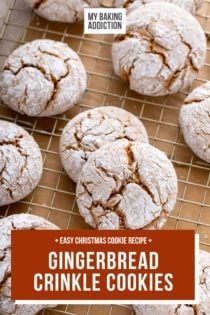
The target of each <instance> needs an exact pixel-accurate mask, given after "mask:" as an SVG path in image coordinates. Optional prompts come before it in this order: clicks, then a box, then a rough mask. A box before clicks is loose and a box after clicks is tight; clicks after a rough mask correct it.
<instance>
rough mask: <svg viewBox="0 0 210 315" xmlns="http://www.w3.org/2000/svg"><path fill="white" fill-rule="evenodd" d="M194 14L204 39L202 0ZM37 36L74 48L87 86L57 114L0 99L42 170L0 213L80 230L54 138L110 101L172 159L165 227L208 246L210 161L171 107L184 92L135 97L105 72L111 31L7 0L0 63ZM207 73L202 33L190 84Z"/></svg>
mask: <svg viewBox="0 0 210 315" xmlns="http://www.w3.org/2000/svg"><path fill="white" fill-rule="evenodd" d="M197 18H198V19H199V21H200V23H201V24H202V27H203V29H204V31H205V33H206V35H207V38H210V0H208V1H205V4H204V6H203V8H202V10H200V12H199V15H198V16H197ZM38 38H49V39H54V40H58V41H62V42H65V43H67V44H69V45H70V47H71V48H73V49H74V50H75V51H76V52H77V53H78V54H79V56H80V57H81V59H82V61H83V63H84V65H85V67H86V70H87V72H88V89H87V92H86V94H85V95H84V98H83V100H82V101H81V103H80V104H79V105H77V106H75V107H74V108H73V109H71V110H70V111H68V112H67V113H65V114H64V115H59V116H56V117H52V118H39V119H36V118H28V117H26V116H22V115H19V114H17V113H15V112H14V111H12V110H10V109H9V108H7V107H5V106H4V105H3V104H1V103H0V119H5V120H8V121H13V122H15V123H17V124H19V125H21V126H23V127H24V128H26V129H27V130H28V131H29V132H30V133H31V134H32V135H33V136H34V138H35V139H36V140H37V142H38V143H39V145H40V147H41V151H42V154H43V160H44V173H43V176H42V179H41V182H40V184H39V186H38V187H37V188H36V189H35V191H34V192H33V193H31V194H30V196H28V197H27V198H25V199H24V200H23V201H21V202H18V203H16V204H13V205H10V206H6V207H2V208H0V217H4V216H8V215H11V214H14V213H21V212H28V213H31V214H36V215H40V216H42V217H44V218H46V219H48V220H50V221H51V222H53V223H55V224H57V225H58V226H59V227H60V228H62V229H88V226H87V225H86V224H85V223H84V220H83V219H82V218H81V217H80V215H79V213H78V209H77V206H76V200H75V184H74V183H73V182H71V180H70V179H69V178H68V177H67V175H66V174H65V172H64V171H63V169H62V167H61V163H60V159H59V155H58V144H59V138H60V134H61V132H62V129H63V127H64V126H65V125H66V123H67V122H68V121H69V119H71V118H72V117H73V116H75V115H76V114H78V113H79V112H81V111H84V110H87V109H89V108H94V107H97V106H101V105H114V106H117V107H122V108H124V109H127V110H129V111H130V112H132V113H133V114H135V115H136V116H137V117H139V118H140V119H141V120H142V122H143V123H144V124H145V126H146V128H147V130H148V134H149V137H150V142H151V144H153V145H154V146H156V147H157V148H159V149H161V150H162V151H164V152H165V153H166V154H167V156H168V157H169V158H170V159H171V160H172V162H173V163H174V166H175V168H176V172H177V175H178V179H179V194H178V199H177V203H176V207H175V209H174V211H173V212H172V214H171V216H170V218H169V220H168V223H167V225H166V226H165V229H195V230H196V231H197V232H198V233H199V234H200V246H201V248H203V249H205V250H207V251H210V172H209V170H210V166H209V164H207V163H204V162H203V161H201V160H199V159H198V157H196V156H195V155H193V154H192V151H191V150H190V149H189V148H188V147H187V146H186V144H185V143H184V140H183V137H182V135H181V133H180V131H179V127H178V115H179V109H180V106H181V104H182V102H183V100H184V98H185V97H186V94H187V93H179V94H177V95H171V96H165V97H145V96H140V95H137V94H136V93H134V92H132V91H130V90H129V89H128V86H127V84H126V83H124V82H122V81H121V80H119V79H118V78H117V77H116V76H115V75H114V74H113V69H112V63H111V57H110V48H111V42H112V36H106V35H84V34H83V25H82V24H72V25H69V24H61V23H60V24H59V23H52V22H48V21H45V20H43V19H41V18H39V17H38V16H36V15H34V14H32V13H31V11H30V10H29V9H28V8H27V7H26V6H25V5H24V1H23V0H16V1H15V0H11V5H10V9H9V11H8V13H7V15H6V16H5V22H4V25H3V28H2V30H0V39H1V40H0V67H2V66H3V63H4V61H5V59H6V57H7V56H8V54H9V53H11V52H12V51H13V50H14V49H15V48H16V47H18V46H19V45H21V44H23V43H25V42H28V41H31V40H34V39H38ZM208 79H210V39H209V40H208V50H207V60H206V64H205V67H204V68H203V69H202V70H201V71H200V73H199V77H198V79H197V80H196V81H195V82H194V84H193V86H192V87H191V90H192V89H193V88H195V87H196V86H198V85H200V84H201V83H202V82H204V81H205V80H208ZM188 92H190V90H189V91H188ZM40 314H44V315H60V314H76V315H95V314H100V315H119V314H120V315H131V314H133V311H132V308H131V307H130V306H126V305H120V306H118V305H107V306H100V305H98V306H97V305H89V306H85V305H84V306H82V305H68V306H64V305H63V306H58V307H57V308H56V309H54V310H45V311H42V312H41V313H40Z"/></svg>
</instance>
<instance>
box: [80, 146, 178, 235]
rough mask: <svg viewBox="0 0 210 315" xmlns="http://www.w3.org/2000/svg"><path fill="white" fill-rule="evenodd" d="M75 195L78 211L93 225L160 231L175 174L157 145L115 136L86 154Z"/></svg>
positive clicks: (170, 207)
mask: <svg viewBox="0 0 210 315" xmlns="http://www.w3.org/2000/svg"><path fill="white" fill-rule="evenodd" d="M76 195H77V204H78V207H79V211H80V214H81V215H82V216H83V217H84V218H85V221H86V223H88V224H89V225H91V226H92V227H94V228H98V229H101V230H104V229H105V230H106V229H107V230H109V229H160V228H161V227H162V226H163V225H164V224H165V222H166V220H167V217H168V214H169V213H170V212H171V211H172V210H173V208H174V205H175V202H176V195H177V177H176V173H175V170H174V168H173V165H172V164H171V162H170V161H169V160H168V158H167V157H166V155H165V154H164V153H162V152H161V151H159V150H158V149H156V148H154V147H153V146H151V145H149V144H147V143H141V142H139V141H135V142H131V141H128V140H118V141H115V142H113V143H109V144H106V145H104V146H103V147H101V148H100V149H98V150H97V151H95V152H94V153H92V154H91V156H90V157H89V159H88V161H87V162H86V164H85V165H84V166H83V169H82V172H81V175H80V178H79V181H78V183H77V189H76Z"/></svg>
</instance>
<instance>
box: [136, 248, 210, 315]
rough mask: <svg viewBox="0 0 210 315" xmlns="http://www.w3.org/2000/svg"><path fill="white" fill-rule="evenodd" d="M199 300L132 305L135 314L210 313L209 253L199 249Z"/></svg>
mask: <svg viewBox="0 0 210 315" xmlns="http://www.w3.org/2000/svg"><path fill="white" fill-rule="evenodd" d="M199 286H200V302H199V304H198V305H189V304H187V305H186V304H179V305H176V304H174V305H134V310H135V312H136V315H159V314H161V315H194V314H197V315H202V314H206V315H207V314H210V253H208V252H206V251H202V250H200V256H199Z"/></svg>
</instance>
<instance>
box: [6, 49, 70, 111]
mask: <svg viewBox="0 0 210 315" xmlns="http://www.w3.org/2000/svg"><path fill="white" fill-rule="evenodd" d="M38 52H39V53H40V54H41V55H44V54H46V55H49V56H52V57H54V58H58V59H60V60H61V61H62V62H63V63H65V65H66V69H67V71H66V73H65V74H64V75H62V76H60V77H59V78H58V79H57V78H56V77H55V76H54V74H53V73H52V72H51V73H47V72H46V70H45V68H44V67H43V66H40V64H39V63H37V64H30V63H24V61H23V60H20V61H21V64H22V66H21V67H20V68H19V69H18V70H17V71H13V70H12V69H11V67H10V66H9V65H8V64H7V65H6V66H5V67H4V69H3V70H4V71H10V72H11V73H12V74H13V75H14V76H17V75H18V74H19V73H20V72H21V71H22V70H23V69H26V68H34V69H37V70H38V71H39V72H40V73H42V75H43V77H44V78H45V79H46V80H47V81H49V82H50V83H52V84H53V91H52V94H51V97H50V99H49V100H48V101H47V103H46V105H45V106H44V108H43V109H42V110H41V111H40V112H39V114H38V115H41V114H42V113H43V112H44V111H45V110H46V109H47V108H49V107H53V102H54V100H55V99H56V97H57V94H58V92H60V82H61V81H62V80H64V79H65V78H66V77H68V76H69V75H70V67H69V64H68V61H69V60H75V61H76V59H73V58H71V57H68V58H66V59H63V58H61V57H60V56H59V55H58V54H55V53H51V52H48V51H45V50H42V49H41V48H40V47H38ZM34 57H35V58H38V57H39V56H38V55H37V54H35V56H34ZM26 99H27V85H26V87H25V98H24V102H26ZM22 102H23V100H22ZM21 105H22V103H21V104H19V108H20V106H21Z"/></svg>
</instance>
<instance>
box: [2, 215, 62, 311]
mask: <svg viewBox="0 0 210 315" xmlns="http://www.w3.org/2000/svg"><path fill="white" fill-rule="evenodd" d="M14 229H16V230H57V229H58V227H57V226H55V225H54V224H52V223H50V222H48V221H46V220H45V219H43V218H41V217H38V216H34V215H30V214H15V215H11V216H9V217H6V218H3V219H0V262H1V263H0V314H1V315H34V314H37V313H38V312H39V311H40V310H42V309H44V308H46V307H55V305H16V304H15V302H14V301H12V300H11V230H14Z"/></svg>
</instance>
